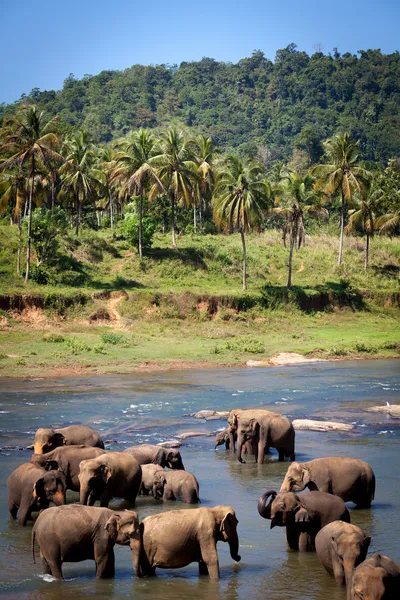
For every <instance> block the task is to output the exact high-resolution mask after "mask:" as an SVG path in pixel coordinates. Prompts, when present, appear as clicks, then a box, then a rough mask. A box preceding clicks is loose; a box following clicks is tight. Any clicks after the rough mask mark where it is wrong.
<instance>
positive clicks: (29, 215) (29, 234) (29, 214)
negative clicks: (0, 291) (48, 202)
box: [25, 158, 35, 282]
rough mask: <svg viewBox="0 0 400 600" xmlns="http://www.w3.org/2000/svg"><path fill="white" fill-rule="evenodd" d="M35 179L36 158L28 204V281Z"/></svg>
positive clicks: (26, 274) (27, 277) (33, 161)
mask: <svg viewBox="0 0 400 600" xmlns="http://www.w3.org/2000/svg"><path fill="white" fill-rule="evenodd" d="M34 181H35V159H34V158H32V174H31V189H30V190H29V206H28V246H27V250H26V270H25V282H26V281H28V279H29V271H30V268H31V233H32V203H33V186H34Z"/></svg>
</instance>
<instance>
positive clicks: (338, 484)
mask: <svg viewBox="0 0 400 600" xmlns="http://www.w3.org/2000/svg"><path fill="white" fill-rule="evenodd" d="M306 487H308V488H309V489H310V490H312V491H313V490H319V491H320V492H327V493H329V494H335V496H339V497H340V498H342V499H343V500H344V501H345V502H348V501H352V502H354V503H355V504H356V505H357V506H358V507H360V508H361V507H362V508H368V507H369V506H371V502H372V500H373V498H374V495H375V475H374V472H373V470H372V469H371V467H370V466H369V464H368V463H366V462H365V461H363V460H360V459H358V458H347V457H341V456H330V457H328V458H316V459H314V460H310V461H309V462H305V463H299V462H294V463H292V464H291V465H290V467H289V469H288V470H287V473H286V476H285V479H284V481H283V483H282V486H281V489H280V491H281V492H301V491H302V490H304V488H306Z"/></svg>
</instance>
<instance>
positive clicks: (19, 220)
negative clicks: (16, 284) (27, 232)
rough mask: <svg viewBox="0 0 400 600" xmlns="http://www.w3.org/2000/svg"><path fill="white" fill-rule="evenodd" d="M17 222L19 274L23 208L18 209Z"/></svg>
mask: <svg viewBox="0 0 400 600" xmlns="http://www.w3.org/2000/svg"><path fill="white" fill-rule="evenodd" d="M17 223H18V252H17V275H21V245H22V227H21V209H19V211H18V215H17Z"/></svg>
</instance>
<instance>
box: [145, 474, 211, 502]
mask: <svg viewBox="0 0 400 600" xmlns="http://www.w3.org/2000/svg"><path fill="white" fill-rule="evenodd" d="M153 496H154V498H162V500H182V502H185V503H186V504H197V503H198V502H200V500H199V483H198V481H197V479H196V477H195V476H194V475H192V473H189V472H188V471H158V472H157V473H155V474H154V478H153Z"/></svg>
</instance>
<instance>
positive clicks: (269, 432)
mask: <svg viewBox="0 0 400 600" xmlns="http://www.w3.org/2000/svg"><path fill="white" fill-rule="evenodd" d="M232 423H233V427H236V429H237V445H238V450H237V457H238V461H239V462H241V463H244V462H245V461H244V460H243V458H242V453H243V450H244V447H245V445H246V443H251V445H252V448H253V454H254V457H255V460H256V462H257V463H258V464H263V462H264V455H265V453H266V452H267V451H268V448H276V450H277V451H278V454H279V460H285V457H289V458H290V460H294V459H295V447H294V446H295V431H294V429H293V425H292V423H291V422H290V421H289V419H287V418H286V417H284V416H282V415H279V414H277V413H274V412H271V411H269V410H264V409H249V410H242V411H241V412H240V413H239V414H233V415H232Z"/></svg>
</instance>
